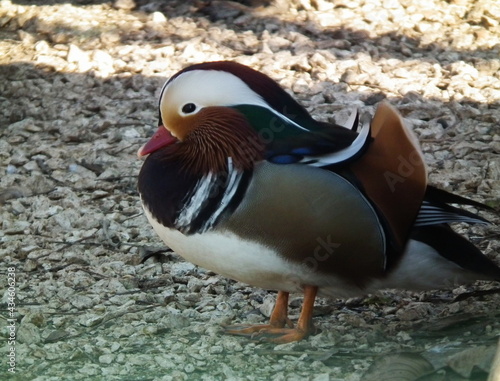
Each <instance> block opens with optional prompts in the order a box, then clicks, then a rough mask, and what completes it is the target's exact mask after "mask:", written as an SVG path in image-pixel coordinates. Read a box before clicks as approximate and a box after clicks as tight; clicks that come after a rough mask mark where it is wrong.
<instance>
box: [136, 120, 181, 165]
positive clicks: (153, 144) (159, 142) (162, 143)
mask: <svg viewBox="0 0 500 381" xmlns="http://www.w3.org/2000/svg"><path fill="white" fill-rule="evenodd" d="M175 142H177V138H175V137H173V136H172V134H170V132H169V131H168V130H167V129H166V128H165V127H164V126H160V127H159V128H158V130H157V131H156V132H155V134H154V135H153V136H152V137H151V139H149V141H148V142H147V143H146V144H144V145H143V146H142V147H141V148H139V151H137V156H138V157H143V156H146V155H149V154H150V153H151V152H154V151H156V150H158V149H160V148H162V147H166V146H169V145H171V144H174V143H175Z"/></svg>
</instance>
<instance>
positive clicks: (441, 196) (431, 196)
mask: <svg viewBox="0 0 500 381" xmlns="http://www.w3.org/2000/svg"><path fill="white" fill-rule="evenodd" d="M424 199H425V200H427V201H429V202H431V203H435V204H459V205H470V206H475V207H476V208H479V209H486V210H492V211H493V210H495V209H493V208H492V207H490V206H488V205H485V204H482V203H480V202H477V201H474V200H471V199H468V198H465V197H462V196H458V195H456V194H453V193H450V192H447V191H444V190H442V189H439V188H436V187H433V186H432V185H427V189H426V191H425V196H424Z"/></svg>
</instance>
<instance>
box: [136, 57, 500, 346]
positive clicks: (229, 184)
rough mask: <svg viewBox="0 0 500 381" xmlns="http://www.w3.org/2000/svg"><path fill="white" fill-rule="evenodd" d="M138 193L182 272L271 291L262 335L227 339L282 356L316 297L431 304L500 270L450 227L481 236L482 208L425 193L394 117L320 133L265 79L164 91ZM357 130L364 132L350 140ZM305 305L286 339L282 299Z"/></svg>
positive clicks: (201, 79) (234, 66) (184, 75)
mask: <svg viewBox="0 0 500 381" xmlns="http://www.w3.org/2000/svg"><path fill="white" fill-rule="evenodd" d="M159 113H160V121H159V127H158V130H157V132H156V133H155V134H154V135H153V137H152V138H151V139H150V140H149V141H148V142H147V143H146V144H145V145H144V146H142V147H141V148H140V149H139V151H138V156H139V157H143V156H147V158H146V160H145V161H144V163H143V165H142V168H141V171H140V174H139V178H138V190H139V193H140V197H141V202H142V205H143V208H144V211H145V214H146V216H147V219H148V220H149V222H150V223H151V225H152V226H153V228H154V230H155V231H156V233H157V234H158V235H159V237H160V238H161V239H162V240H163V241H164V243H165V244H166V245H167V246H169V247H170V248H171V249H173V250H174V251H175V252H176V253H178V254H179V255H181V256H182V257H183V258H184V259H186V260H188V261H190V262H192V263H194V264H196V265H198V266H201V267H204V268H206V269H209V270H211V271H213V272H216V273H218V274H222V275H223V276H225V277H229V278H232V279H235V280H237V281H240V282H243V283H247V284H250V285H252V286H256V287H260V288H264V289H270V290H277V291H278V294H277V300H276V305H275V307H274V310H273V312H272V314H271V318H270V321H269V324H265V325H234V326H229V327H226V331H227V332H228V333H230V334H236V335H244V336H249V337H252V338H256V339H259V340H268V341H273V342H277V343H285V342H292V341H297V340H301V339H303V338H304V337H306V336H307V335H308V334H310V333H311V332H312V329H313V325H312V311H313V306H314V301H315V298H316V296H323V297H334V298H342V297H351V296H356V295H362V294H367V293H371V292H374V291H377V290H381V289H387V288H389V289H409V290H428V289H436V288H443V287H449V286H452V285H454V284H461V283H467V282H472V281H475V280H478V279H483V280H500V268H499V267H498V266H497V265H496V264H495V263H493V261H491V260H490V259H488V258H487V257H486V256H485V255H483V254H482V252H481V251H480V250H479V249H477V248H476V247H475V246H474V245H473V244H472V243H470V242H469V241H468V240H467V239H465V238H464V237H462V236H460V235H459V234H457V233H456V232H455V231H454V230H452V229H451V228H450V226H449V224H450V223H455V222H466V223H487V221H486V220H485V219H484V218H482V217H480V216H478V215H476V214H473V213H471V212H469V211H466V210H463V209H460V208H458V207H456V206H451V205H450V204H466V205H472V206H475V207H480V208H482V207H486V206H485V205H482V204H480V203H478V202H475V201H472V200H469V199H466V198H464V197H461V196H458V195H453V194H450V193H448V192H445V191H443V190H439V189H437V188H435V187H432V186H430V185H428V184H427V170H426V166H425V163H424V158H423V155H422V152H421V150H420V148H419V144H418V141H417V140H416V139H415V138H414V136H413V134H412V133H411V131H410V130H409V129H408V128H407V127H406V126H405V125H404V123H403V120H402V118H401V117H400V115H399V114H398V112H397V111H396V110H395V109H394V108H393V107H391V106H389V105H388V104H387V103H382V104H380V105H379V106H378V108H377V110H376V113H375V115H374V117H373V119H372V121H371V123H370V122H366V123H361V122H360V120H359V117H358V115H357V113H353V115H352V116H351V117H350V118H349V120H348V121H347V124H348V126H347V127H342V126H339V125H335V124H329V123H325V122H320V121H316V120H315V119H313V118H312V117H311V116H310V114H309V113H308V112H307V111H306V109H305V108H304V107H303V106H301V105H300V104H299V103H298V102H297V101H295V100H294V99H293V97H292V96H290V95H289V94H288V93H287V92H286V91H285V90H283V89H282V88H281V87H280V86H279V85H278V84H277V83H276V82H275V81H273V80H272V79H271V78H269V77H268V76H266V75H264V74H263V73H260V72H258V71H255V70H253V69H251V68H249V67H246V66H244V65H241V64H238V63H235V62H228V61H220V62H206V63H200V64H195V65H192V66H189V67H187V68H185V69H183V70H181V71H179V72H178V73H176V74H175V75H174V76H172V77H171V78H170V79H169V80H168V81H167V82H166V84H165V85H164V86H163V88H162V90H161V94H160V102H159ZM358 130H359V131H358ZM294 292H302V293H303V295H304V300H303V305H302V309H301V313H300V316H299V319H298V322H297V324H296V325H295V326H293V324H292V323H291V321H290V319H289V318H288V312H287V309H288V296H289V293H294Z"/></svg>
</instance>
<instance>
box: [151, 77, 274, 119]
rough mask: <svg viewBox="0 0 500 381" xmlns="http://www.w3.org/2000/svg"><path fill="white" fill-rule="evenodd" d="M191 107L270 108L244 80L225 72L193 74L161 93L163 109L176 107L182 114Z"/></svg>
mask: <svg viewBox="0 0 500 381" xmlns="http://www.w3.org/2000/svg"><path fill="white" fill-rule="evenodd" d="M187 103H194V104H195V105H196V106H197V109H200V108H203V107H208V106H230V105H234V104H253V105H259V106H263V107H267V108H269V105H268V104H267V103H266V101H264V99H263V98H262V97H261V96H260V95H259V94H257V93H255V92H254V91H253V90H252V89H250V87H248V85H247V84H246V83H245V82H243V81H242V80H241V79H240V78H238V77H237V76H235V75H233V74H231V73H228V72H225V71H221V70H190V71H186V72H184V73H182V74H180V75H178V76H177V77H175V78H173V79H171V80H169V81H167V82H166V83H165V85H164V86H163V88H162V90H161V92H160V107H161V106H162V105H163V104H165V105H166V104H170V105H173V104H175V105H176V109H178V110H180V111H182V107H183V106H184V105H186V104H187ZM179 114H180V115H185V114H187V113H184V112H179Z"/></svg>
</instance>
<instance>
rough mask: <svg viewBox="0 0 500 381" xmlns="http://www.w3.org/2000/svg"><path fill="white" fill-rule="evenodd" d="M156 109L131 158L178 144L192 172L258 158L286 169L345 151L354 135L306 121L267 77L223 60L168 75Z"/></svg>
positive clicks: (247, 163)
mask: <svg viewBox="0 0 500 381" xmlns="http://www.w3.org/2000/svg"><path fill="white" fill-rule="evenodd" d="M159 110H160V122H159V129H158V131H157V132H156V133H155V135H154V136H153V137H152V138H151V140H150V141H149V142H147V143H146V144H145V145H144V146H143V147H141V148H140V149H139V151H138V156H139V157H142V156H145V155H148V154H150V153H152V152H155V151H157V150H159V149H161V148H164V147H167V146H171V145H174V144H175V143H183V144H185V146H186V147H185V148H183V149H181V150H182V151H183V153H184V154H185V155H186V156H187V157H186V158H185V162H186V163H193V166H194V167H197V170H200V171H207V170H215V171H217V170H220V169H223V168H224V166H225V163H226V160H227V157H231V158H232V160H233V161H234V164H235V165H236V166H238V167H240V168H242V169H248V168H251V167H252V166H253V164H254V162H255V161H258V160H261V159H263V158H266V159H268V160H270V161H275V162H278V163H279V162H285V163H289V162H294V161H298V160H301V159H302V158H303V157H304V155H318V154H321V153H324V152H332V151H337V150H339V149H342V148H344V147H347V146H349V145H351V143H353V141H354V140H355V138H356V137H357V135H358V134H357V133H355V132H354V131H351V130H350V129H347V128H342V127H339V126H335V125H330V124H326V123H322V122H318V121H316V120H314V119H313V118H312V117H311V116H310V115H309V113H308V112H307V110H306V109H305V108H304V107H302V106H301V105H300V104H299V103H298V102H296V101H295V100H294V99H293V98H292V97H291V96H290V95H289V94H288V93H287V92H286V91H284V90H283V89H282V88H281V87H280V86H279V85H278V84H277V83H276V82H275V81H273V80H272V79H271V78H269V77H268V76H267V75H265V74H263V73H260V72H258V71H256V70H253V69H251V68H249V67H247V66H244V65H241V64H238V63H235V62H230V61H219V62H206V63H201V64H196V65H192V66H189V67H187V68H185V69H183V70H181V71H179V72H178V73H176V74H175V75H174V76H173V77H171V78H170V79H169V80H168V81H167V82H166V83H165V85H164V86H163V88H162V90H161V94H160V102H159ZM356 123H357V121H356ZM332 127H333V128H332ZM326 130H328V131H327V132H325V131H326ZM333 132H335V134H334V135H335V136H328V135H332V134H333ZM311 133H313V135H314V136H312V135H311ZM321 134H323V135H324V136H323V137H321V138H320V139H319V138H318V136H321ZM188 148H189V149H188ZM176 149H180V148H177V147H176ZM188 152H190V154H188ZM273 158H275V160H273ZM194 163H198V164H197V165H194ZM201 163H203V164H201ZM202 167H203V168H202Z"/></svg>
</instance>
